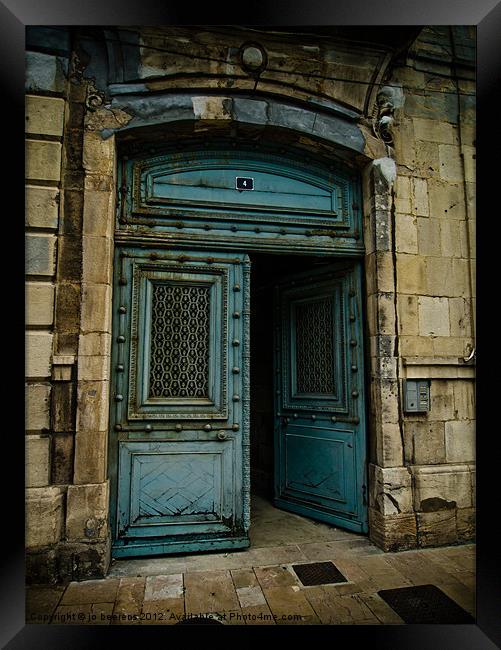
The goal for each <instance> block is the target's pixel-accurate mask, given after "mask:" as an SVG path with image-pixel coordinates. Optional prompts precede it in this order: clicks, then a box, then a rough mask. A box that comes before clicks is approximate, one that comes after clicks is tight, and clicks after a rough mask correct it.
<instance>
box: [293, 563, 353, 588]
mask: <svg viewBox="0 0 501 650" xmlns="http://www.w3.org/2000/svg"><path fill="white" fill-rule="evenodd" d="M292 568H293V569H294V571H295V572H296V575H297V576H298V578H299V579H300V580H301V582H302V583H303V585H304V586H305V587H312V586H313V585H327V584H332V583H335V582H347V580H346V578H345V577H344V575H343V574H342V573H341V572H340V571H339V570H338V569H337V567H336V566H335V565H334V564H332V562H315V563H313V564H293V565H292Z"/></svg>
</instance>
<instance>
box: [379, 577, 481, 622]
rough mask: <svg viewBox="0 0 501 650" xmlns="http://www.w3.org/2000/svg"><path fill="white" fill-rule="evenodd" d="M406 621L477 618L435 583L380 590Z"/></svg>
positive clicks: (443, 620)
mask: <svg viewBox="0 0 501 650" xmlns="http://www.w3.org/2000/svg"><path fill="white" fill-rule="evenodd" d="M378 594H379V595H380V596H381V598H382V599H383V600H384V601H386V602H387V603H388V605H389V606H390V607H391V608H392V609H393V610H395V612H396V613H397V614H398V615H399V616H400V618H401V619H403V621H404V622H405V623H441V624H453V623H475V619H474V618H473V617H472V616H471V615H470V614H468V612H466V611H465V610H464V609H463V608H462V607H460V606H459V605H458V604H457V603H455V602H454V601H453V600H452V599H451V598H449V596H447V595H446V594H444V592H443V591H442V590H441V589H439V588H438V587H435V585H418V586H417V587H400V588H399V589H383V590H382V591H378Z"/></svg>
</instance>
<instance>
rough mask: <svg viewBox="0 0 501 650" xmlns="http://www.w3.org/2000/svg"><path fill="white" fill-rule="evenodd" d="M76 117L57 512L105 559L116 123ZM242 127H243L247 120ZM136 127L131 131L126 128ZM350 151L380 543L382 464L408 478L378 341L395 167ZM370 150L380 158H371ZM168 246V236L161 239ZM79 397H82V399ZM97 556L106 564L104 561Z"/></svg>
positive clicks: (382, 343) (383, 530) (380, 539)
mask: <svg viewBox="0 0 501 650" xmlns="http://www.w3.org/2000/svg"><path fill="white" fill-rule="evenodd" d="M310 112H311V113H312V115H314V114H316V112H315V111H314V110H313V111H310ZM85 119H86V124H87V123H88V124H89V128H88V129H85V130H84V135H83V148H84V151H87V152H89V159H88V164H87V165H86V167H85V169H84V177H85V178H84V180H85V186H84V192H83V202H84V205H85V206H86V209H85V210H84V212H83V225H82V227H83V232H84V236H83V248H84V263H83V272H82V294H81V301H80V325H79V351H78V365H77V364H76V378H77V391H78V395H79V403H78V414H77V422H76V436H75V452H74V462H75V471H76V472H77V471H78V475H79V479H78V483H77V484H75V485H70V486H69V487H68V495H67V497H68V498H67V515H66V518H67V520H68V521H75V522H77V521H82V522H85V521H87V520H89V519H92V520H93V521H96V522H97V523H98V524H99V526H98V529H96V531H97V532H96V535H97V537H94V539H93V540H92V544H94V545H95V544H97V545H98V546H96V548H98V547H99V548H100V549H101V548H102V550H103V553H104V556H106V557H108V558H109V545H110V527H109V508H110V491H109V478H108V471H109V465H108V457H107V448H108V437H109V426H108V417H109V401H110V391H109V387H110V380H109V377H110V374H109V373H110V362H111V356H110V350H111V345H110V343H111V332H112V318H111V317H112V313H111V302H112V301H111V298H112V282H113V251H114V245H115V243H119V242H120V235H119V233H115V223H116V219H117V196H118V195H117V191H116V169H117V166H118V163H119V140H120V138H121V133H120V131H121V129H117V130H116V133H115V132H111V133H108V134H107V136H106V139H103V136H102V134H101V133H100V131H99V130H96V128H95V126H94V125H95V124H96V123H98V122H99V121H100V120H101V121H102V123H107V120H109V119H110V111H109V110H108V108H107V107H106V106H104V105H103V106H101V107H99V108H97V109H96V110H95V111H94V112H92V113H89V114H87V116H86V118H85ZM177 119H179V118H177ZM169 120H171V121H170V122H169V132H168V133H169V136H172V137H173V138H175V137H178V136H176V118H175V117H170V118H169ZM234 120H235V122H238V126H239V127H242V128H243V127H244V126H245V123H244V122H241V121H239V118H238V117H237V116H236V117H235V118H234ZM195 121H198V122H199V123H200V124H202V122H203V123H204V125H205V126H206V127H207V129H208V130H209V131H210V130H211V128H212V127H213V126H214V125H215V122H214V121H213V119H212V118H210V117H207V118H204V119H202V118H195ZM250 127H251V128H253V127H252V125H250ZM266 128H267V132H268V135H269V136H270V138H273V134H274V128H275V127H274V126H273V125H272V124H271V123H270V125H269V126H266ZM136 131H137V135H135V133H136ZM286 131H288V132H289V133H290V134H292V135H293V139H294V138H295V139H296V140H297V139H298V138H300V137H301V138H303V139H304V138H305V137H307V134H302V133H301V131H295V126H294V125H293V124H291V125H290V126H287V127H286ZM126 134H127V137H128V138H131V136H132V139H135V146H136V147H137V145H138V143H140V142H143V143H144V144H143V145H142V146H144V147H147V146H148V140H147V137H148V136H147V134H145V133H144V130H143V131H141V130H140V129H139V130H136V129H135V128H130V127H127V129H126ZM293 141H294V140H293ZM322 143H323V146H324V148H325V150H326V151H327V150H329V149H332V151H333V155H335V151H336V147H337V144H336V143H335V142H334V141H333V142H332V143H331V142H330V141H329V140H322ZM96 151H99V156H98V157H96V156H95V155H94V152H96ZM90 152H92V155H90ZM351 154H352V158H354V157H357V160H356V165H355V166H356V167H358V169H359V170H361V172H362V189H363V197H364V200H363V203H361V204H360V209H362V205H363V214H364V218H363V219H362V229H361V232H360V236H361V238H362V240H363V241H364V244H365V252H364V253H361V254H360V257H363V258H364V262H365V264H364V266H365V279H366V282H365V290H366V291H365V295H364V296H363V300H364V303H365V304H366V307H367V311H366V314H367V316H366V327H367V335H366V340H369V338H370V341H371V346H370V349H371V352H370V363H369V364H368V366H367V375H368V377H370V380H371V381H370V391H368V392H367V398H368V402H369V403H370V406H369V416H368V417H369V419H368V432H369V436H368V443H369V446H370V453H369V459H368V460H369V465H368V469H369V476H368V492H369V494H368V497H369V498H368V501H369V536H370V538H371V539H373V540H374V541H375V542H376V543H377V544H378V545H385V544H386V542H387V540H389V539H390V536H391V535H393V529H394V521H393V520H394V518H395V516H394V515H393V513H386V512H383V511H380V509H379V508H378V507H376V500H377V497H378V495H379V494H380V493H382V492H383V478H384V476H385V471H389V470H385V468H391V472H392V477H393V479H392V480H393V481H394V482H395V481H398V484H399V485H400V488H399V489H401V490H403V491H405V492H406V493H409V494H410V495H411V494H412V486H411V477H410V475H409V472H408V471H407V470H406V469H405V467H403V446H402V423H401V422H400V421H399V419H398V416H397V415H396V413H398V409H399V400H400V379H399V367H398V354H397V353H396V349H397V347H396V346H395V345H389V344H388V342H391V341H393V342H394V341H395V338H396V334H397V325H396V321H397V308H396V300H395V296H396V268H395V259H394V255H393V252H392V251H393V246H394V215H393V209H394V201H393V184H394V179H395V174H396V166H395V163H394V161H393V160H392V159H391V158H389V157H386V154H385V150H384V147H383V148H380V149H378V148H375V149H373V150H372V151H371V152H367V153H360V151H352V152H351ZM378 155H379V156H381V158H377V156H378ZM97 215H98V217H99V218H97ZM98 243H99V246H100V251H101V252H102V254H100V255H99V264H98V265H96V261H95V259H96V258H95V254H94V253H93V254H91V251H94V250H95V246H96V244H98ZM179 243H180V246H182V245H183V242H182V241H181V242H179ZM171 244H172V241H171V242H169V244H167V245H171ZM282 250H284V249H282ZM310 250H311V249H310ZM86 251H87V252H86ZM267 252H269V251H267ZM284 252H285V251H284ZM296 252H297V251H296ZM305 254H307V253H305ZM315 254H316V255H332V251H329V252H328V253H327V252H324V251H321V250H317V251H315ZM350 257H351V256H350ZM391 296H393V300H391ZM388 298H390V301H388ZM383 317H384V318H383ZM383 380H384V381H383ZM96 382H97V383H96ZM87 395H89V396H90V399H87V398H86V396H87ZM395 468H396V469H395ZM397 470H398V471H397ZM83 499H84V501H82V500H83ZM83 503H85V507H84V506H83ZM388 514H392V517H388ZM408 516H409V515H407V513H402V515H401V516H399V517H401V518H406V517H408ZM81 528H82V533H81V534H79V535H78V539H82V541H86V540H85V533H84V530H86V529H85V526H84V525H83V524H82V527H81ZM72 539H73V537H72ZM75 539H76V538H75ZM106 549H108V551H107V550H106ZM107 561H108V562H109V559H108V560H107ZM104 570H105V571H106V569H104Z"/></svg>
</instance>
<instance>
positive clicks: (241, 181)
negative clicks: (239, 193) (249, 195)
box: [235, 176, 254, 190]
mask: <svg viewBox="0 0 501 650" xmlns="http://www.w3.org/2000/svg"><path fill="white" fill-rule="evenodd" d="M235 181H236V184H235V187H236V189H237V190H253V189H254V179H253V178H246V177H244V176H237V177H236V179H235Z"/></svg>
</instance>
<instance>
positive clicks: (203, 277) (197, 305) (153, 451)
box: [110, 247, 249, 557]
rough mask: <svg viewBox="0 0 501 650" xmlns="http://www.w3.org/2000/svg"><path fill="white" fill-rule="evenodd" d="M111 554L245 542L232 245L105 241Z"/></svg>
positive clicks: (243, 410)
mask: <svg viewBox="0 0 501 650" xmlns="http://www.w3.org/2000/svg"><path fill="white" fill-rule="evenodd" d="M115 268H116V277H115V287H114V304H113V308H114V331H113V351H112V377H113V382H112V407H111V423H112V434H111V436H110V438H111V445H110V454H111V459H110V460H111V462H110V467H112V468H113V470H114V471H113V472H112V475H111V476H110V479H111V484H112V494H113V495H114V497H113V502H112V515H113V531H114V540H113V554H114V555H115V556H116V557H123V556H130V555H151V554H164V553H181V552H186V551H202V550H211V549H229V548H241V547H245V546H248V545H249V540H248V535H247V531H248V527H249V481H248V468H247V470H246V463H247V464H248V462H249V460H248V456H249V454H248V446H249V445H248V434H249V431H248V428H249V418H248V351H247V350H248V334H247V324H248V304H247V303H248V298H247V296H248V279H249V262H248V258H247V257H246V256H245V255H243V254H231V255H230V254H229V253H216V252H212V253H211V252H203V253H201V252H183V251H175V250H174V251H173V250H172V249H169V250H167V251H166V250H163V249H152V248H148V249H145V250H142V249H140V248H132V247H123V248H118V249H117V252H116V262H115Z"/></svg>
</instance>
